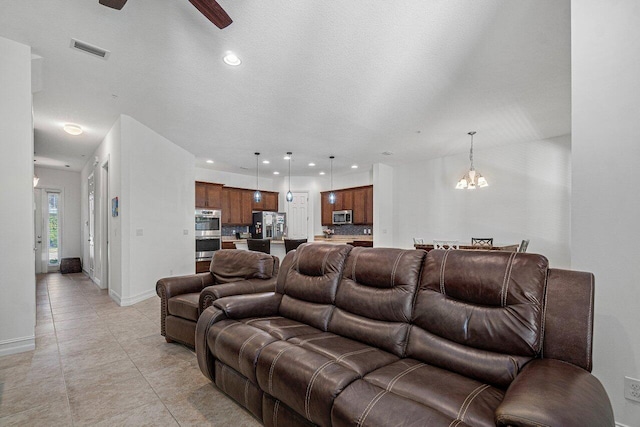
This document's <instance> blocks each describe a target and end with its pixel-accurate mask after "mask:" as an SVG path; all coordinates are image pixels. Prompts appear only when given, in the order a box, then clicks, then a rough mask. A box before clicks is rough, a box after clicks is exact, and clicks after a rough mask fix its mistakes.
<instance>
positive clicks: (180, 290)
mask: <svg viewBox="0 0 640 427" xmlns="http://www.w3.org/2000/svg"><path fill="white" fill-rule="evenodd" d="M213 284H214V281H213V275H212V274H211V273H198V274H189V275H187V276H177V277H165V278H163V279H160V280H158V282H157V283H156V293H157V294H158V296H159V297H160V298H163V297H164V298H167V299H169V298H172V297H175V296H176V295H182V294H189V293H192V292H200V291H202V289H203V288H204V287H205V286H210V285H213Z"/></svg>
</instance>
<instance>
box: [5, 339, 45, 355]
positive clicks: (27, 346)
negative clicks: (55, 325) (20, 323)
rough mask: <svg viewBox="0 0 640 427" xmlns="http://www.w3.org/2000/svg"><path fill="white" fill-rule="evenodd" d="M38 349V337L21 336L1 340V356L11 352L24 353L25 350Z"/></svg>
mask: <svg viewBox="0 0 640 427" xmlns="http://www.w3.org/2000/svg"><path fill="white" fill-rule="evenodd" d="M35 349H36V337H35V336H33V335H32V336H30V337H21V338H13V339H10V340H5V341H0V356H8V355H10V354H15V353H22V352H24V351H32V350H35Z"/></svg>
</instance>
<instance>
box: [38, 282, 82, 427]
mask: <svg viewBox="0 0 640 427" xmlns="http://www.w3.org/2000/svg"><path fill="white" fill-rule="evenodd" d="M45 281H46V283H47V299H48V300H49V310H51V321H52V322H53V333H54V335H55V337H56V348H57V349H58V365H59V366H60V372H61V373H62V383H63V385H64V395H65V396H66V401H67V409H68V410H69V418H71V425H72V426H73V425H75V422H74V420H73V412H72V411H71V403H70V401H69V389H68V388H67V380H66V378H65V374H64V368H63V367H62V354H61V353H60V343H59V342H58V329H57V328H56V320H55V318H54V317H53V307H52V306H51V297H50V296H49V280H48V279H47V278H45Z"/></svg>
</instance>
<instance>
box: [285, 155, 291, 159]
mask: <svg viewBox="0 0 640 427" xmlns="http://www.w3.org/2000/svg"><path fill="white" fill-rule="evenodd" d="M283 159H284V160H291V156H290V155H289V154H287V155H286V156H284V157H283Z"/></svg>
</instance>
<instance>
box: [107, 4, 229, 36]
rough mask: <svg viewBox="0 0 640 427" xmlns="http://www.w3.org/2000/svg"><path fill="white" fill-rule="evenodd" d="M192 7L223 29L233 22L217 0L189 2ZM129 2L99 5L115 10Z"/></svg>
mask: <svg viewBox="0 0 640 427" xmlns="http://www.w3.org/2000/svg"><path fill="white" fill-rule="evenodd" d="M189 1H190V2H191V4H192V5H194V6H195V7H196V9H198V10H199V11H200V13H202V14H203V15H204V16H206V17H207V19H209V21H211V22H213V24H214V25H215V26H216V27H218V28H220V29H223V28H225V27H227V26H229V24H231V23H232V22H233V21H232V20H231V18H230V17H229V15H227V12H225V11H224V9H223V8H222V7H221V6H220V5H219V4H218V2H217V1H216V0H189ZM126 2H127V0H99V3H100V4H101V5H103V6H107V7H110V8H113V9H118V10H120V9H122V8H123V7H124V4H125V3H126Z"/></svg>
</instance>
